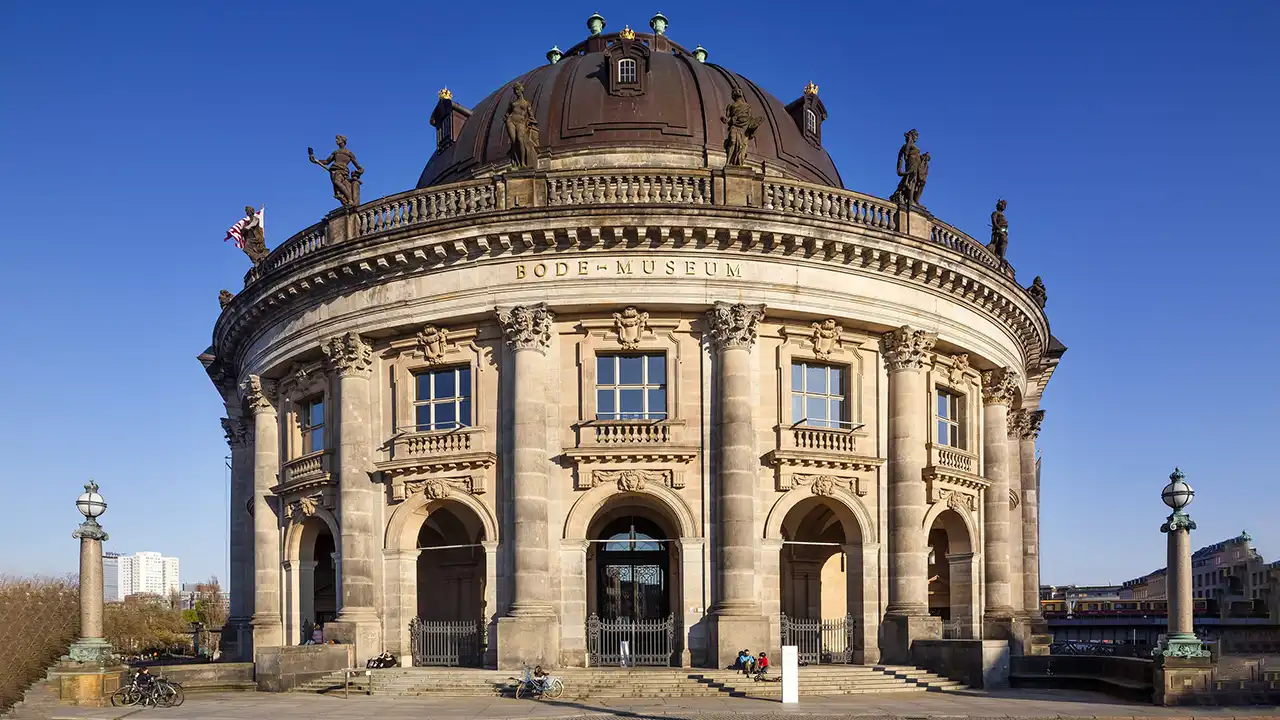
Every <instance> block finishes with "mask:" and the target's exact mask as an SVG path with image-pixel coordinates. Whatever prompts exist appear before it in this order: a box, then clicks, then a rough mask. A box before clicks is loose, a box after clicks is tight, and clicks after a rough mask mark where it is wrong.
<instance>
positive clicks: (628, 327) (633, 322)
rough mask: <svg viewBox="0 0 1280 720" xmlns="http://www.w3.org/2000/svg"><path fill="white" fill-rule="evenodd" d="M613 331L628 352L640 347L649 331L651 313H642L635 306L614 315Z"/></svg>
mask: <svg viewBox="0 0 1280 720" xmlns="http://www.w3.org/2000/svg"><path fill="white" fill-rule="evenodd" d="M613 329H614V330H616V331H617V333H618V342H619V343H620V344H621V345H622V347H624V348H626V349H628V350H635V349H636V348H637V347H639V346H640V338H641V337H643V336H644V334H645V333H646V332H648V330H649V313H647V312H640V311H639V310H637V309H636V308H635V307H634V306H633V307H628V308H627V309H625V310H623V311H622V312H620V313H614V314H613Z"/></svg>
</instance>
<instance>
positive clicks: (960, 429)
mask: <svg viewBox="0 0 1280 720" xmlns="http://www.w3.org/2000/svg"><path fill="white" fill-rule="evenodd" d="M937 393H938V415H937V422H938V444H939V445H950V446H951V447H954V448H959V449H961V450H963V449H964V446H965V437H964V417H963V415H964V396H963V395H960V394H958V393H954V392H952V391H950V390H947V389H946V388H941V387H940V388H937Z"/></svg>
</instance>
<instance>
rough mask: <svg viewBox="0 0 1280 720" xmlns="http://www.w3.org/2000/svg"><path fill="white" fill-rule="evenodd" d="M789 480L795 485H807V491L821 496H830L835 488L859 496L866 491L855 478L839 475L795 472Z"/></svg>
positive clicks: (834, 491) (833, 493)
mask: <svg viewBox="0 0 1280 720" xmlns="http://www.w3.org/2000/svg"><path fill="white" fill-rule="evenodd" d="M791 482H792V483H793V484H795V485H808V486H809V492H811V493H813V494H814V495H821V496H823V497H832V496H833V495H835V493H836V490H837V489H840V490H845V491H848V492H851V493H854V494H855V495H858V496H859V497H861V496H863V495H866V491H865V490H864V489H863V488H862V486H861V483H859V482H858V480H857V479H855V478H848V477H841V476H839V475H808V474H803V473H796V474H795V475H793V476H792V478H791Z"/></svg>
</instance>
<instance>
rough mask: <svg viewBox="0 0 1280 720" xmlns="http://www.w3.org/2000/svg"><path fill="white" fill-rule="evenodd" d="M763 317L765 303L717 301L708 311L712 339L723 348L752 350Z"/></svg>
mask: <svg viewBox="0 0 1280 720" xmlns="http://www.w3.org/2000/svg"><path fill="white" fill-rule="evenodd" d="M762 319H764V305H744V304H742V303H727V302H717V303H716V304H715V305H713V306H712V308H711V310H709V311H708V312H707V322H708V324H709V325H710V326H711V339H712V340H713V341H714V342H715V344H716V346H717V347H719V348H720V349H721V350H732V349H735V348H740V349H745V350H750V349H751V346H752V344H754V343H755V341H756V334H757V332H758V328H759V325H760V321H761V320H762Z"/></svg>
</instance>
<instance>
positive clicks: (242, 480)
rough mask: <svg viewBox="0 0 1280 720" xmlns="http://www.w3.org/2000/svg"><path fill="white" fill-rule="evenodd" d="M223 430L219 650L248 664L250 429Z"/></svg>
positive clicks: (225, 422)
mask: <svg viewBox="0 0 1280 720" xmlns="http://www.w3.org/2000/svg"><path fill="white" fill-rule="evenodd" d="M236 404H237V405H238V404H239V402H238V400H237V403H236ZM222 429H223V432H225V433H226V436H227V445H229V446H230V447H231V508H230V512H231V518H230V525H231V538H230V544H231V548H230V549H231V557H230V563H231V568H230V570H231V575H230V577H229V578H228V582H229V585H230V592H231V603H230V605H231V606H230V608H228V615H227V621H226V622H225V623H224V624H223V631H222V640H221V648H222V655H223V657H224V658H226V659H227V660H229V661H236V662H249V661H252V659H253V656H252V654H251V653H250V649H251V647H252V641H253V635H252V632H253V631H252V627H251V625H250V621H251V620H252V619H253V602H254V601H253V592H254V591H253V584H254V542H253V540H254V526H253V514H252V513H250V512H249V507H250V505H251V504H252V502H253V477H254V457H253V428H252V425H251V421H249V420H246V419H245V418H242V417H229V418H222Z"/></svg>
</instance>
